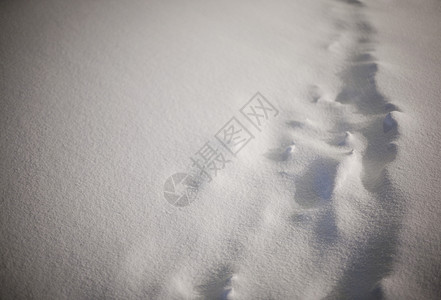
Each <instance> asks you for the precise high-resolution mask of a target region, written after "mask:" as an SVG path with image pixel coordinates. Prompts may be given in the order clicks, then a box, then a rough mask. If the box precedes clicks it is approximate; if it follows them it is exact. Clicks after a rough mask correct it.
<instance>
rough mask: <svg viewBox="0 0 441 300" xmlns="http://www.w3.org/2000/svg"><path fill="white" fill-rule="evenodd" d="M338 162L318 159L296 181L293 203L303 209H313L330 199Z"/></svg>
mask: <svg viewBox="0 0 441 300" xmlns="http://www.w3.org/2000/svg"><path fill="white" fill-rule="evenodd" d="M337 166H338V162H337V161H336V160H334V159H329V158H319V159H316V160H315V161H313V162H312V163H311V164H310V165H309V167H308V169H307V170H306V171H305V172H304V174H303V175H302V176H301V177H300V178H298V179H297V180H296V192H295V195H294V197H295V201H296V202H297V203H298V204H299V205H300V206H301V207H303V208H314V207H317V206H319V205H320V204H321V203H323V202H327V201H329V200H330V199H331V196H332V193H333V191H334V184H335V176H336V172H337Z"/></svg>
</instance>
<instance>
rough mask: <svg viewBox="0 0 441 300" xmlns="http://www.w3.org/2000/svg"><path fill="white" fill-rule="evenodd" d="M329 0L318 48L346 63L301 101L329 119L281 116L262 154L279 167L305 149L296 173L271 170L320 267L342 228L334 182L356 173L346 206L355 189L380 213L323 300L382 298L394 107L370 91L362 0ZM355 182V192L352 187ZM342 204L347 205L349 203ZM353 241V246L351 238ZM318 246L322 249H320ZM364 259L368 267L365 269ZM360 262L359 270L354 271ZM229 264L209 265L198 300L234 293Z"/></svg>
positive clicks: (373, 87)
mask: <svg viewBox="0 0 441 300" xmlns="http://www.w3.org/2000/svg"><path fill="white" fill-rule="evenodd" d="M333 1H334V3H335V4H336V7H337V8H339V9H340V10H339V15H340V16H339V17H337V18H336V19H335V28H336V34H335V36H334V39H333V40H332V41H331V42H330V43H329V44H328V46H327V47H326V50H325V51H329V53H330V55H332V54H333V53H338V54H339V55H340V54H344V58H343V59H344V62H345V64H346V68H344V70H343V72H341V73H339V74H335V76H338V77H339V79H340V81H341V89H340V91H339V92H338V93H337V95H336V97H334V99H329V96H327V95H329V94H332V93H325V91H324V89H323V88H322V87H320V86H319V85H318V84H312V85H311V86H310V89H309V101H310V102H311V103H313V104H314V105H316V109H317V112H318V113H317V116H321V115H326V116H327V119H330V120H331V122H329V120H327V121H326V122H324V120H321V119H320V118H317V119H314V118H315V116H313V115H311V116H309V117H308V119H303V120H298V119H293V120H287V122H286V134H285V135H286V136H288V138H286V139H285V140H284V142H283V143H281V144H280V145H278V146H276V147H274V148H272V149H269V150H268V151H267V152H266V153H265V155H264V156H265V157H266V159H268V160H270V161H273V162H274V163H275V164H279V165H280V166H282V165H285V166H287V165H289V166H294V165H295V160H296V156H299V155H303V156H302V157H303V158H304V157H305V155H306V156H307V155H308V154H305V153H306V152H311V153H312V154H311V156H310V157H309V163H308V164H307V166H306V168H303V169H302V171H301V172H300V173H298V172H297V171H296V170H294V169H295V168H293V171H287V170H286V168H284V169H285V170H284V171H281V172H279V175H280V176H282V177H284V178H286V179H287V180H288V181H290V182H291V183H292V184H293V185H294V186H295V192H294V195H293V211H294V212H293V214H292V215H291V217H290V222H291V223H292V226H302V224H304V223H308V226H309V228H311V229H312V230H313V234H314V236H315V238H316V240H317V243H318V244H320V248H321V250H323V253H324V254H323V261H322V262H319V263H322V264H323V267H326V266H325V264H326V263H327V259H328V258H330V256H332V255H335V253H333V252H332V251H331V250H330V249H331V247H332V245H334V244H335V243H336V242H337V241H339V239H342V238H344V237H343V235H344V234H343V233H342V231H344V230H345V229H343V228H340V226H339V224H338V220H337V215H338V212H337V208H336V206H338V205H339V203H338V201H339V199H338V192H337V188H338V187H339V186H344V185H345V184H346V182H348V181H351V176H359V179H358V180H359V181H360V186H358V187H357V186H355V190H354V191H353V194H352V196H353V197H354V198H353V199H354V202H356V203H354V204H353V205H354V206H353V207H356V206H360V203H361V204H363V203H362V200H360V201H358V202H357V201H356V199H357V194H358V192H361V194H366V192H367V193H369V194H370V195H372V198H370V201H374V202H375V203H373V205H374V206H375V207H376V208H378V207H380V208H381V211H380V212H379V213H378V212H377V214H379V215H381V216H376V217H375V216H374V217H372V216H371V218H372V219H373V220H374V221H376V222H378V228H380V230H378V231H375V232H368V233H365V236H364V237H362V239H363V240H364V242H363V243H364V244H363V248H362V249H363V250H360V251H359V252H358V253H356V254H355V255H354V256H353V257H351V258H348V260H347V261H345V262H344V263H345V266H346V267H345V268H344V273H343V274H340V275H341V280H340V281H339V282H338V283H337V284H336V285H335V287H334V288H333V290H332V291H331V292H330V293H329V294H328V296H327V297H326V299H341V298H351V299H379V298H381V297H382V291H381V285H380V284H379V282H380V280H381V278H383V277H384V276H386V275H387V273H388V271H389V270H390V268H391V263H392V255H393V252H394V248H395V243H396V236H397V234H396V232H397V230H398V221H391V220H388V218H387V216H388V215H389V214H390V215H392V214H394V211H393V210H396V209H397V207H398V206H397V205H396V204H397V203H396V202H397V200H394V199H396V198H397V197H396V195H395V194H394V192H395V191H394V187H393V184H392V183H391V182H390V180H389V178H388V172H387V168H386V167H387V165H388V164H389V163H390V162H392V161H393V160H394V159H395V156H396V154H397V151H398V148H397V146H396V144H395V143H394V141H395V140H396V139H397V137H398V123H397V120H396V118H395V116H396V114H397V113H399V109H398V108H397V107H396V106H395V105H394V104H392V103H389V102H388V101H387V100H386V99H385V97H384V96H383V95H382V94H381V93H380V92H379V91H378V88H377V84H376V73H377V71H378V65H377V62H376V60H375V57H374V55H373V51H374V50H375V49H374V46H375V42H374V40H373V37H374V34H375V30H374V29H373V27H372V26H371V25H370V23H369V22H368V21H367V20H366V17H365V16H364V15H363V9H364V5H363V3H361V2H360V1H357V0H346V1H341V0H340V1H339V0H333ZM342 12H343V18H342V16H341V14H342ZM323 123H325V125H323ZM308 131H313V132H314V133H317V132H319V133H320V134H319V136H322V137H323V140H321V141H308V138H305V136H308ZM316 135H317V134H315V135H314V136H316ZM309 139H311V138H309ZM303 144H306V146H305V145H303ZM298 146H299V147H298ZM314 147H317V148H315V149H314ZM324 148H325V149H324ZM302 151H303V152H302ZM352 169H354V170H355V171H354V170H352ZM357 188H359V189H363V191H357ZM349 198H350V197H349ZM346 205H348V206H349V207H351V205H350V203H349V204H346ZM366 208H369V204H366ZM367 211H368V212H367V214H369V210H368V209H367ZM391 219H392V218H391ZM350 243H351V241H349V244H350ZM353 243H354V245H355V244H356V243H358V241H357V240H354V241H353ZM326 245H328V246H329V249H323V247H326ZM327 250H329V251H327ZM337 251H338V250H337ZM366 265H368V266H369V265H372V266H374V267H372V268H367V269H366V267H365V266H366ZM361 266H363V268H364V269H363V272H360V267H361ZM233 269H234V267H233V266H232V265H230V264H226V265H223V266H221V267H213V269H212V270H211V271H210V272H211V273H210V274H209V275H207V277H206V281H205V282H203V283H201V284H200V285H199V286H198V287H197V290H198V293H199V295H200V298H201V299H230V298H234V297H233V296H232V295H233V294H234V293H233V287H234V283H233V281H234V278H235V276H236V275H235V274H234V272H233Z"/></svg>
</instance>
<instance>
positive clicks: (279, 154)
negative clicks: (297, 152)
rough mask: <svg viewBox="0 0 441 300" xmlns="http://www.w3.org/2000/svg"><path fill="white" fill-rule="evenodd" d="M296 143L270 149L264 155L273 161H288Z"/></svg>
mask: <svg viewBox="0 0 441 300" xmlns="http://www.w3.org/2000/svg"><path fill="white" fill-rule="evenodd" d="M294 148H295V145H294V143H292V144H291V145H288V146H282V147H280V148H276V149H270V150H269V151H268V152H267V153H265V154H264V156H265V157H266V158H268V159H271V160H273V161H286V160H288V159H289V158H291V156H292V152H293V151H294Z"/></svg>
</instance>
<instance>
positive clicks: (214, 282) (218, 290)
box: [197, 265, 234, 300]
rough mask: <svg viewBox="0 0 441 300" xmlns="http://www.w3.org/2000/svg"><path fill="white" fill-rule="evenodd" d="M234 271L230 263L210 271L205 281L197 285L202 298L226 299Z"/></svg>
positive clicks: (229, 291) (230, 288)
mask: <svg viewBox="0 0 441 300" xmlns="http://www.w3.org/2000/svg"><path fill="white" fill-rule="evenodd" d="M233 276H234V272H233V268H232V266H230V265H221V266H219V267H217V268H215V269H214V270H211V271H210V274H209V275H208V276H207V280H206V282H204V283H203V284H201V285H200V286H198V287H197V290H198V291H199V293H200V294H201V296H202V297H203V298H202V299H210V300H211V299H214V300H226V299H228V295H229V294H230V293H231V291H232V286H231V283H232V282H231V281H232V279H233Z"/></svg>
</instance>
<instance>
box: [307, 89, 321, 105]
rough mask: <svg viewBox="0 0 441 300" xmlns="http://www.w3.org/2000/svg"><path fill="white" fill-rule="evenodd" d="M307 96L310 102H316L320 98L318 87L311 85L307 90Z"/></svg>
mask: <svg viewBox="0 0 441 300" xmlns="http://www.w3.org/2000/svg"><path fill="white" fill-rule="evenodd" d="M308 95H309V98H310V99H311V101H312V102H317V101H318V100H319V99H320V98H321V91H320V88H319V87H318V86H316V85H313V86H311V87H310V88H309V90H308Z"/></svg>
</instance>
